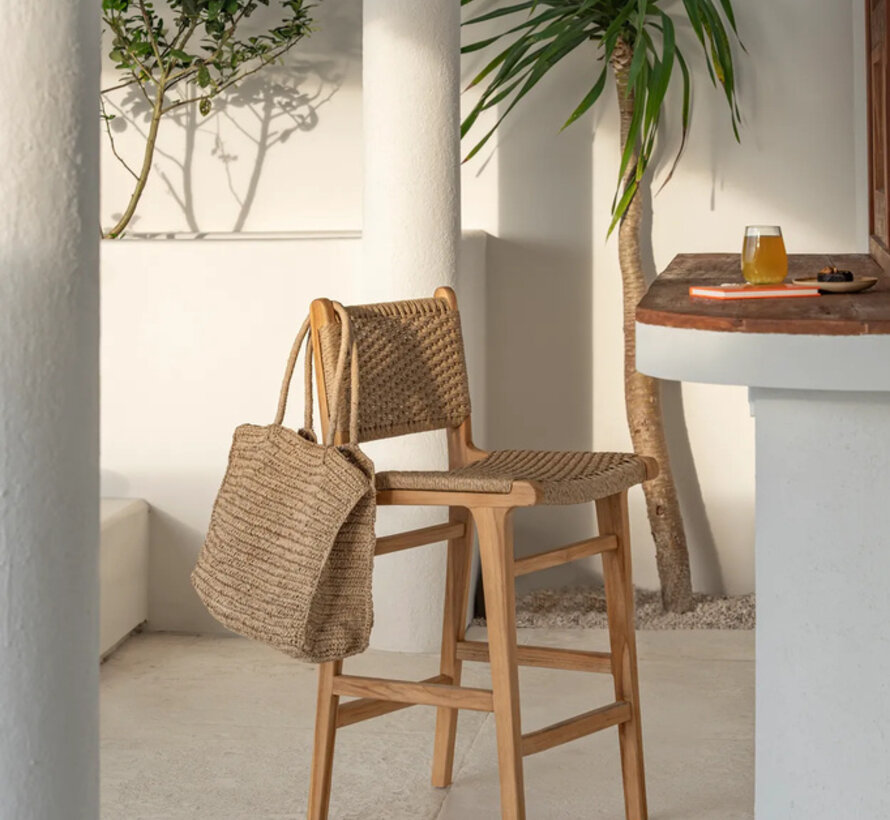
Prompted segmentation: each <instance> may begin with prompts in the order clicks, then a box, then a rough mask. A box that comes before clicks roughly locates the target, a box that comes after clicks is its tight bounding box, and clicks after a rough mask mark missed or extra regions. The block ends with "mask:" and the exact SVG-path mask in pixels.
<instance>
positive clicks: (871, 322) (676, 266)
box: [637, 253, 890, 336]
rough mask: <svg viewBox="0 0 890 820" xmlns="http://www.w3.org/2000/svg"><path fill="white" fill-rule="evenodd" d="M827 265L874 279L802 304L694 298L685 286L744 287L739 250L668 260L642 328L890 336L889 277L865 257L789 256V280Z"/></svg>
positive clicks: (642, 311) (640, 317)
mask: <svg viewBox="0 0 890 820" xmlns="http://www.w3.org/2000/svg"><path fill="white" fill-rule="evenodd" d="M826 265H835V266H836V267H838V268H840V269H842V270H850V271H852V272H853V274H854V275H855V276H876V277H877V278H878V283H877V284H876V285H875V286H874V287H873V288H871V290H867V291H864V292H862V293H838V294H832V295H829V296H814V297H807V298H800V299H727V300H725V301H724V300H720V299H694V298H692V297H690V296H689V287H690V285H722V284H723V283H724V282H735V283H741V282H742V273H741V268H740V263H739V254H737V253H693V254H681V255H679V256H677V257H675V258H674V260H673V261H672V262H671V264H670V265H668V267H667V269H666V270H665V271H664V273H662V274H661V275H660V276H658V278H657V279H656V280H655V281H654V282H653V283H652V286H651V287H650V288H649V291H648V292H647V293H646V295H645V296H644V297H643V299H642V300H641V301H640V304H639V305H638V307H637V321H638V322H641V323H642V324H646V325H663V326H666V327H678V328H691V329H695V330H718V331H730V332H738V333H790V334H811V335H825V336H862V335H866V334H884V333H890V275H888V274H887V273H885V272H884V270H883V269H882V268H881V266H880V265H879V264H878V263H877V262H876V261H875V260H874V259H872V257H870V256H869V255H868V254H831V255H825V254H791V255H789V256H788V280H787V281H789V282H790V281H791V280H792V279H796V278H804V277H814V276H815V275H816V274H817V273H818V272H819V270H820V269H821V268H823V267H825V266H826Z"/></svg>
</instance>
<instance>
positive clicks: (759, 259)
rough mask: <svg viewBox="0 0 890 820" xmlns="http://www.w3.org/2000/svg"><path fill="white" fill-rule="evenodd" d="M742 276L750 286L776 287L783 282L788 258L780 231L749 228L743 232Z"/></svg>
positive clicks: (786, 274)
mask: <svg viewBox="0 0 890 820" xmlns="http://www.w3.org/2000/svg"><path fill="white" fill-rule="evenodd" d="M774 232H775V233H774ZM742 276H744V277H745V281H746V282H748V283H749V284H752V285H778V284H779V283H781V282H783V281H784V280H785V277H786V276H788V256H787V254H786V253H785V241H784V240H783V239H782V232H781V230H779V229H778V228H749V229H748V230H747V231H746V232H745V244H744V245H743V247H742Z"/></svg>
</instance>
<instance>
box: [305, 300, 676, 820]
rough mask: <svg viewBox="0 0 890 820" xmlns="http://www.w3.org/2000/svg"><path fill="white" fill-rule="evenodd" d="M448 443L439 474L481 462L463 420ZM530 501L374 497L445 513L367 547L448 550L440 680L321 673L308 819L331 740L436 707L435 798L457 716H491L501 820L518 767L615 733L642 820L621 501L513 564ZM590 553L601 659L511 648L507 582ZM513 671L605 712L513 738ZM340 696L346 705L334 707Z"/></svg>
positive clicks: (528, 490) (450, 758)
mask: <svg viewBox="0 0 890 820" xmlns="http://www.w3.org/2000/svg"><path fill="white" fill-rule="evenodd" d="M436 296H437V297H438V298H444V299H447V300H448V301H449V303H450V304H451V306H452V307H453V308H455V309H456V307H457V305H456V300H455V297H454V293H453V291H451V289H450V288H440V289H438V290H437V291H436ZM311 316H312V339H313V349H314V355H315V365H316V367H315V375H316V382H317V385H318V393H319V409H320V411H321V417H322V433H323V435H324V434H326V433H327V425H328V402H327V390H326V389H325V383H324V368H323V367H322V361H321V353H320V351H321V345H320V344H319V337H318V333H319V329H320V328H322V327H324V326H325V325H326V324H328V323H329V322H335V321H338V319H337V316H336V314H335V312H334V310H333V305H332V303H331V302H330V301H328V300H326V299H319V300H316V301H315V302H313V303H312V308H311ZM446 436H447V441H448V460H449V467H450V468H452V469H453V468H457V467H461V466H464V465H467V464H470V463H472V462H474V461H478V460H479V459H482V458H485V456H486V455H487V453H486V452H485V451H484V450H480V449H479V448H478V447H476V446H475V445H474V444H473V441H472V433H471V427H470V419H469V418H467V419H466V420H465V421H464V422H463V423H462V424H461V425H460V426H459V427H456V428H448V429H446ZM344 441H345V437H344V434H342V433H338V434H337V436H336V442H337V443H343V442H344ZM646 469H647V475H648V478H653V477H654V476H656V475H657V474H658V465H657V463H656V462H655V460H654V459H646ZM540 498H541V494H540V490H539V487H538V486H537V485H536V484H535V483H534V482H529V481H515V482H514V483H513V488H512V490H511V491H510V492H507V493H472V492H445V491H432V490H384V491H379V492H378V493H377V503H378V504H389V505H394V504H404V505H438V506H447V507H449V508H450V509H449V516H448V522H447V523H444V524H436V525H433V526H430V527H423V528H421V529H417V530H413V531H411V532H406V533H398V534H396V535H389V536H385V537H383V538H380V539H378V541H377V548H376V554H377V555H378V556H383V555H386V554H387V553H391V552H397V551H401V550H404V549H412V548H415V547H420V546H423V545H426V544H431V543H437V542H441V541H443V540H445V541H447V544H448V547H447V549H448V556H447V572H446V580H445V587H446V589H445V611H444V616H443V622H442V649H441V660H440V667H439V674H438V675H436V676H434V677H432V678H428V679H426V680H424V681H400V680H388V679H384V678H370V677H362V676H355V675H347V674H344V673H343V663H342V661H334V662H331V663H324V664H321V665H320V666H319V680H318V708H317V713H316V727H315V750H314V754H313V761H312V773H311V777H310V788H309V812H308V816H309V820H327V818H328V816H329V815H328V813H329V803H330V796H331V784H332V771H333V762H334V743H335V738H336V731H337V729H339V728H342V727H345V726H349V725H351V724H354V723H358V722H360V721H363V720H368V719H371V718H374V717H379V716H380V715H385V714H388V713H390V712H395V711H398V710H400V709H404V708H406V707H408V706H411V705H427V706H434V707H436V708H437V719H436V731H435V737H434V740H433V765H432V783H433V785H434V786H438V787H446V786H448V785H450V783H451V780H452V775H453V764H454V743H455V735H456V731H457V716H458V711H459V710H460V709H471V710H479V711H493V712H494V717H495V733H496V737H497V749H498V772H499V779H500V787H501V817H502V818H503V820H525V818H526V808H525V786H524V776H523V763H522V759H523V756H525V755H530V754H535V753H537V752H540V751H544V750H545V749H550V748H552V747H554V746H557V745H560V744H562V743H567V742H569V741H571V740H575V739H577V738H580V737H583V736H585V735H588V734H590V733H592V732H597V731H601V730H603V729H607V728H610V727H613V726H617V727H618V739H619V750H620V755H621V764H622V780H623V786H624V796H625V809H626V818H627V820H646V818H647V809H646V789H645V781H644V773H643V743H642V735H641V732H640V710H639V687H638V683H637V661H636V645H635V640H634V624H633V621H634V611H633V587H632V584H631V567H630V544H629V540H628V536H629V526H628V521H627V493H626V492H621V493H618V494H617V495H614V496H609V497H608V498H605V499H600V500H599V501H597V502H596V507H597V516H598V518H599V524H600V527H599V529H600V535H599V536H597V537H594V538H588V539H585V540H584V541H579V542H577V543H575V544H568V545H566V546H563V547H557V548H556V549H551V550H549V551H546V552H542V553H540V554H538V555H535V556H530V557H527V558H523V559H521V560H515V559H514V557H513V524H512V514H513V510H514V509H516V508H520V507H526V506H532V505H534V504H537V503H539V502H540ZM476 531H478V534H479V548H480V558H481V565H482V576H483V585H484V589H485V603H486V616H487V620H488V642H480V641H467V640H466V634H465V632H466V613H467V604H468V595H469V584H470V568H471V565H472V557H473V545H474V537H475V532H476ZM597 554H601V555H602V556H603V575H604V579H605V583H606V598H607V609H608V616H609V634H610V650H611V651H610V652H608V653H606V652H588V651H579V650H568V649H558V648H554V647H540V646H522V647H520V646H518V645H517V641H516V614H515V608H516V600H515V591H514V580H515V578H516V576H517V575H524V574H525V573H527V572H533V571H537V570H540V569H545V568H547V567H551V566H556V565H558V564H562V563H566V562H568V561H574V560H577V559H579V558H582V557H587V556H591V555H597ZM384 560H386V559H384ZM464 661H477V662H483V663H488V664H490V667H491V682H492V686H491V689H476V688H470V687H463V686H461V671H462V665H463V662H464ZM519 666H541V667H549V668H552V669H563V670H571V671H577V672H593V673H607V674H609V673H610V674H611V675H612V677H613V679H614V683H615V702H614V703H611V704H607V705H605V706H602V707H600V708H598V709H593V710H591V711H589V712H585V713H583V714H581V715H577V716H576V717H574V718H569V719H568V720H564V721H560V722H559V723H555V724H553V725H551V726H545V727H543V728H541V729H537V730H536V731H533V732H530V733H528V734H523V733H522V729H521V716H520V708H519V695H520V693H519V673H518V667H519ZM341 697H353V698H356V700H352V701H349V702H346V703H341V702H340V698H341ZM382 811H384V808H383V807H381V812H382Z"/></svg>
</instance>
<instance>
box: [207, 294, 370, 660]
mask: <svg viewBox="0 0 890 820" xmlns="http://www.w3.org/2000/svg"><path fill="white" fill-rule="evenodd" d="M334 307H335V310H337V312H338V313H339V315H340V318H341V321H342V323H343V327H344V333H343V340H342V344H341V346H340V350H339V351H338V353H337V355H336V357H335V359H336V361H337V367H336V369H335V371H334V373H333V374H332V378H333V381H332V384H335V385H339V386H340V388H339V392H340V394H341V396H342V394H343V393H344V392H345V385H344V384H343V383H344V381H345V379H344V376H345V372H346V371H345V368H346V364H347V358H348V359H349V360H350V362H349V364H350V373H351V392H352V395H353V396H355V397H357V396H358V395H359V391H358V390H357V388H358V380H357V378H358V359H359V355H358V354H357V352H356V350H355V348H354V343H353V344H352V345H350V332H349V319H348V316H347V314H346V312H345V310H344V309H343V308H342V306H340V305H336V304H335V306H334ZM308 326H309V323H308V320H307V321H306V322H304V323H303V327H302V328H301V329H300V333H299V334H298V336H297V339H296V341H295V342H294V346H293V348H292V350H291V355H290V358H289V359H288V364H287V368H286V371H285V377H284V382H283V384H282V388H281V396H280V399H279V404H278V412H277V414H276V418H275V422H274V423H273V424H271V425H268V426H257V425H251V424H245V425H242V426H240V427H238V428H237V429H236V430H235V434H234V438H233V441H232V449H231V451H230V453H229V464H228V469H227V470H226V475H225V477H224V479H223V482H222V486H221V487H220V490H219V494H218V495H217V498H216V503H215V504H214V507H213V513H212V515H211V519H210V527H209V529H208V532H207V538H206V540H205V542H204V546H203V548H202V550H201V554H200V556H199V558H198V563H197V565H196V566H195V569H194V571H193V573H192V584H193V585H194V587H195V590H196V591H197V593H198V595H199V596H200V598H201V600H202V601H203V602H204V604H205V606H206V607H207V609H208V610H209V611H210V613H211V614H212V615H213V616H214V617H215V618H216V619H217V620H218V621H219V622H220V623H222V624H224V625H225V626H227V627H229V628H230V629H232V630H234V631H235V632H238V633H239V634H241V635H246V636H248V637H250V638H255V639H257V640H260V641H263V642H265V643H268V644H270V645H272V646H274V647H275V648H277V649H280V650H282V651H283V652H286V653H287V654H289V655H292V656H293V657H296V658H300V659H302V660H308V661H313V662H323V661H330V660H336V659H340V658H344V657H347V656H349V655H354V654H357V653H359V652H362V651H364V650H365V649H366V648H367V646H368V638H369V636H370V632H371V626H372V622H373V607H372V601H371V576H372V568H373V560H374V545H375V535H374V519H375V512H376V499H375V493H374V467H373V464H372V463H371V461H370V460H369V459H368V458H367V456H365V455H364V454H363V453H362V452H361V450H359V449H358V447H356V446H355V445H352V444H350V445H342V446H336V447H335V446H332V442H333V435H334V429H335V427H336V424H337V418H338V415H339V411H340V404H339V403H338V404H337V405H336V407H335V409H334V412H333V414H332V418H331V423H330V425H329V431H328V440H327V443H326V444H325V445H319V444H317V443H316V440H315V435H314V433H313V432H312V397H311V386H312V381H311V380H312V362H311V360H312V356H311V350H310V349H309V348H310V347H311V340H310V342H309V343H308V344H307V356H306V372H305V379H306V384H305V387H306V391H307V399H306V417H305V428H304V429H302V430H300V431H299V432H297V431H294V430H290V429H288V428H286V427H284V426H283V423H282V422H283V419H284V412H285V409H286V405H287V394H288V389H289V385H290V381H291V377H292V375H293V371H294V368H295V365H296V360H297V357H298V355H299V352H300V349H301V347H302V345H303V340H304V338H305V337H306V335H307V330H308ZM350 347H352V348H353V349H352V355H351V356H347V350H348V349H349V348H350ZM349 415H350V418H349V427H350V428H351V429H352V431H353V432H355V431H356V425H357V423H358V419H357V415H356V413H354V412H353V413H350V414H349Z"/></svg>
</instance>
